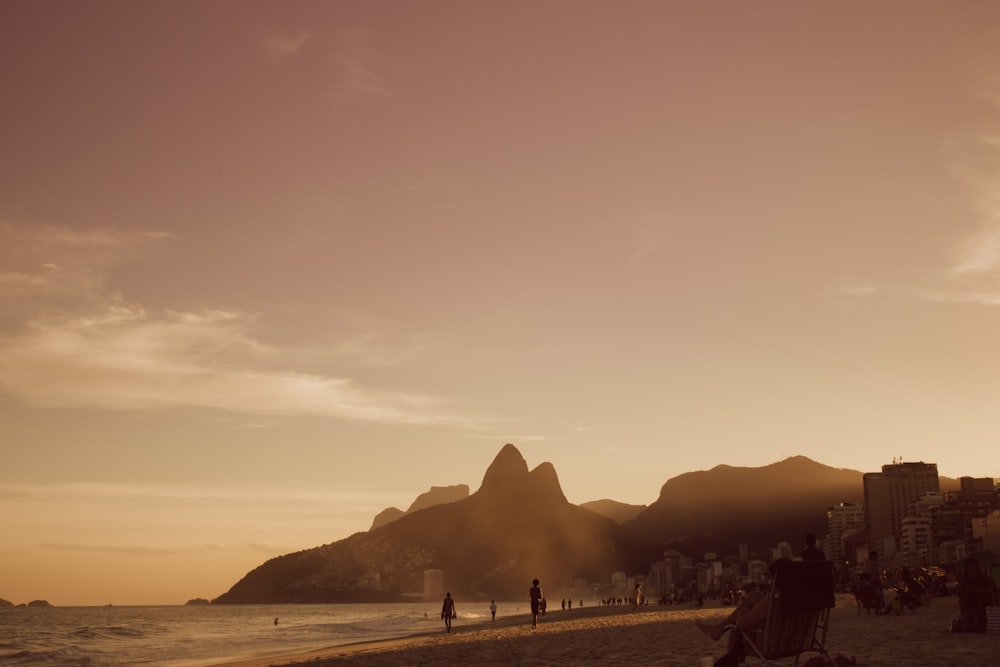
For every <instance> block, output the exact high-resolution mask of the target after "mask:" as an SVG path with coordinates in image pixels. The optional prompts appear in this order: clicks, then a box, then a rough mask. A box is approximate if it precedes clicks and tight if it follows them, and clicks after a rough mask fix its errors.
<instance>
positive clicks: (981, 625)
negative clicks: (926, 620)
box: [952, 556, 998, 632]
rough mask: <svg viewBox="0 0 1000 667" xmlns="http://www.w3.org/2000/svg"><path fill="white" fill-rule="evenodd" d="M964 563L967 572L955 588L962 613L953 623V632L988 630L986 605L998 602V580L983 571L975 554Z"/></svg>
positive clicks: (962, 575)
mask: <svg viewBox="0 0 1000 667" xmlns="http://www.w3.org/2000/svg"><path fill="white" fill-rule="evenodd" d="M963 565H964V566H965V572H964V573H962V574H961V575H960V576H959V578H958V587H957V588H955V595H957V596H958V609H959V614H960V615H959V619H958V622H957V623H952V632H986V607H988V606H990V605H992V604H995V603H996V596H997V595H998V592H997V585H996V582H995V581H993V578H992V577H990V576H989V575H988V574H985V573H984V572H983V570H982V567H981V566H980V565H979V561H978V560H977V559H976V557H975V556H968V557H967V558H966V559H965V562H964V563H963Z"/></svg>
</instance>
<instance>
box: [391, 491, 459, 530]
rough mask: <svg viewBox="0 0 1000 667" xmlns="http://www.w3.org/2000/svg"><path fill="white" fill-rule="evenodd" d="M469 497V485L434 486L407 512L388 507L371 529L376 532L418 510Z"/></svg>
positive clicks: (421, 495)
mask: <svg viewBox="0 0 1000 667" xmlns="http://www.w3.org/2000/svg"><path fill="white" fill-rule="evenodd" d="M468 497H469V485H468V484H455V485H453V486H432V487H431V490H430V491H426V492H424V493H421V494H420V495H419V496H417V499H416V500H414V501H413V502H412V503H411V504H410V507H409V508H408V509H407V510H406V511H405V512H404V511H403V510H401V509H398V508H396V507H387V508H385V509H384V510H382V511H381V512H379V513H378V514H376V515H375V519H374V520H373V521H372V527H371V529H372V530H374V529H375V528H381V527H382V526H384V525H386V524H387V523H392V522H393V521H395V520H396V519H399V518H400V517H402V516H405V515H406V514H409V513H411V512H416V511H417V510H422V509H426V508H428V507H433V506H434V505H441V504H443V503H453V502H455V501H456V500H462V499H463V498H468Z"/></svg>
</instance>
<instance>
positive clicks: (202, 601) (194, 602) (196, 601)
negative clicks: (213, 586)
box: [184, 598, 212, 607]
mask: <svg viewBox="0 0 1000 667" xmlns="http://www.w3.org/2000/svg"><path fill="white" fill-rule="evenodd" d="M199 604H212V603H211V601H209V600H206V599H205V598H194V599H191V600H188V601H187V602H185V603H184V606H185V607H189V606H194V605H199Z"/></svg>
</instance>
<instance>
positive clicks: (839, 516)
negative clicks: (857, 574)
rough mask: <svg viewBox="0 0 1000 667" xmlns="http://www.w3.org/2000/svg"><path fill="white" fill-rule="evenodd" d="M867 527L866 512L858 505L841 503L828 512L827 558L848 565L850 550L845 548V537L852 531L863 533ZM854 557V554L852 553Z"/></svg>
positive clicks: (825, 543) (825, 549)
mask: <svg viewBox="0 0 1000 667" xmlns="http://www.w3.org/2000/svg"><path fill="white" fill-rule="evenodd" d="M864 527H865V511H864V508H863V507H862V506H861V505H858V504H857V503H843V502H842V503H839V504H837V505H834V506H832V507H829V508H827V510H826V540H825V541H824V544H823V550H824V551H825V552H826V557H827V558H828V559H830V560H831V561H833V562H834V563H837V565H838V566H839V565H840V564H848V561H849V560H850V558H849V557H848V554H849V552H848V550H847V549H845V546H844V535H846V534H847V533H848V532H850V531H861V530H864ZM850 556H851V557H853V553H850Z"/></svg>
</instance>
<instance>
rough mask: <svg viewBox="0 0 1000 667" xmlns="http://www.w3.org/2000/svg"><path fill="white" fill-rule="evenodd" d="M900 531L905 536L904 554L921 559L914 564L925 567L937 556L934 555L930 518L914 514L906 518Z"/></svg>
mask: <svg viewBox="0 0 1000 667" xmlns="http://www.w3.org/2000/svg"><path fill="white" fill-rule="evenodd" d="M900 531H901V533H902V536H903V537H902V542H901V547H902V551H903V553H904V554H905V555H907V556H909V557H917V558H919V559H920V560H918V561H915V563H914V564H920V565H924V564H926V562H928V560H933V558H934V557H935V555H934V554H932V547H933V539H932V537H933V531H932V530H931V518H930V517H928V516H917V515H912V514H911V515H910V516H904V517H903V522H902V525H901V526H900Z"/></svg>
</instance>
